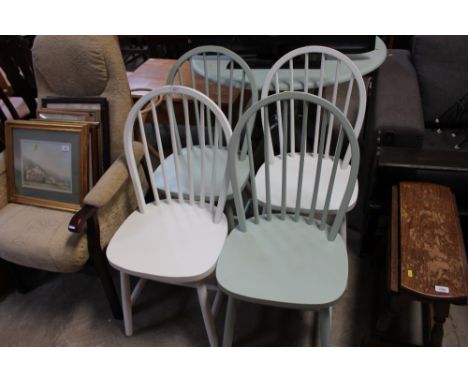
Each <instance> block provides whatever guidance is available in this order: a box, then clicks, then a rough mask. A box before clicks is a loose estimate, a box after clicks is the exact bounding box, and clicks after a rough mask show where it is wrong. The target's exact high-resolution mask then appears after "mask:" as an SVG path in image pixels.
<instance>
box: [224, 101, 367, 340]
mask: <svg viewBox="0 0 468 382" xmlns="http://www.w3.org/2000/svg"><path fill="white" fill-rule="evenodd" d="M292 103H294V104H295V105H294V106H295V110H298V106H301V107H302V110H303V112H302V113H301V114H300V115H297V116H296V117H297V118H296V123H297V120H298V118H300V119H302V121H301V125H299V126H301V130H300V131H301V140H300V142H301V145H300V146H301V147H300V154H299V155H300V164H299V167H298V168H295V171H296V172H297V174H294V176H295V177H296V179H297V189H296V191H294V192H296V193H297V195H296V200H297V201H298V202H297V203H296V206H295V208H294V209H293V210H291V209H290V208H287V199H288V195H287V191H288V189H287V187H286V182H285V179H287V178H288V176H289V174H288V173H287V172H288V169H289V168H288V159H290V158H289V156H288V155H286V156H285V158H284V160H283V166H282V174H281V179H282V182H276V183H273V182H271V181H272V180H273V179H272V177H271V176H270V171H269V166H265V177H264V178H263V182H265V184H264V185H263V186H264V188H265V190H266V203H265V204H264V205H263V206H262V207H263V208H262V209H261V208H260V207H259V200H258V193H257V190H258V188H259V184H258V180H257V181H256V180H255V168H254V160H253V147H254V146H255V145H254V144H252V137H254V136H256V135H255V134H253V133H252V132H249V131H248V129H249V128H250V126H251V125H250V124H249V121H250V120H251V119H254V118H256V117H257V113H259V112H261V113H262V116H263V118H264V120H265V121H266V124H267V129H265V130H266V131H268V129H269V125H270V122H273V121H270V118H271V117H269V116H271V115H272V114H273V113H269V108H275V110H276V108H277V107H278V106H277V105H279V107H281V109H282V116H283V131H282V134H283V137H282V144H283V146H284V147H283V150H284V151H285V152H286V147H288V136H289V134H288V130H289V129H290V128H291V126H290V123H288V121H290V120H289V118H288V112H289V111H290V107H291V104H292ZM317 109H319V110H320V123H321V126H322V127H321V128H320V134H319V135H318V137H317V139H318V145H317V146H318V151H317V153H316V154H310V153H307V152H306V149H305V148H306V144H305V142H306V138H307V137H306V131H307V124H308V122H309V119H314V120H315V117H313V118H308V117H307V115H309V116H313V115H314V113H315V112H317ZM315 115H316V114H315ZM330 118H333V119H334V120H335V121H338V122H339V129H340V131H339V134H338V139H337V141H336V145H335V147H334V148H333V149H332V151H331V152H332V153H333V154H334V153H337V154H336V155H333V162H332V166H331V168H330V169H323V167H324V166H325V165H326V163H327V162H326V161H325V159H324V158H325V141H326V129H325V128H323V127H324V126H327V124H328V123H329V121H330ZM246 129H247V134H246V133H245V132H246ZM270 139H271V138H270V135H269V134H266V135H265V136H264V140H263V154H264V158H266V159H267V160H268V158H269V157H270V154H271V153H270V150H271V146H270ZM245 141H247V143H246V142H245ZM244 144H246V145H247V148H248V150H247V154H248V160H249V164H250V171H249V176H250V183H251V188H252V216H250V217H249V216H248V215H246V214H245V213H244V201H243V199H242V193H241V192H242V184H241V182H240V178H239V171H238V166H237V162H238V161H239V160H240V157H241V156H242V149H241V146H243V145H244ZM347 144H348V145H349V150H350V151H349V152H350V162H349V163H350V175H349V178H348V181H347V184H346V186H345V191H344V193H343V194H342V198H341V201H340V204H339V208H338V209H337V210H336V211H333V213H331V211H330V201H331V197H332V192H333V189H334V187H335V186H336V185H335V179H336V177H337V176H336V175H337V170H338V168H339V166H340V165H341V161H342V157H343V156H344V155H345V151H346V150H345V148H346V145H347ZM258 149H259V148H258V147H257V150H258ZM260 150H261V148H260ZM228 155H229V156H228V170H229V174H230V179H231V186H232V190H233V194H234V201H235V207H236V212H237V216H238V219H239V225H238V227H237V228H236V229H234V230H233V231H232V232H231V233H230V235H229V236H228V238H227V240H226V242H225V245H224V247H223V250H222V252H221V255H220V257H219V260H218V264H217V268H216V277H217V280H218V284H219V287H220V288H221V290H222V291H224V292H225V293H226V294H227V295H228V296H229V300H228V306H227V315H226V322H225V328H224V339H223V344H224V345H225V346H230V345H231V344H232V339H233V332H234V322H235V305H236V303H237V301H238V300H244V301H249V302H254V303H259V304H265V305H271V306H277V307H284V308H295V309H301V310H314V311H318V313H319V325H320V339H321V344H322V345H328V344H329V336H330V326H331V310H332V306H333V305H334V304H335V303H336V302H337V301H338V300H339V299H340V297H341V296H342V295H343V294H344V292H345V289H346V284H347V279H348V257H347V249H346V245H345V241H344V240H343V238H342V237H341V235H340V234H339V230H340V225H341V223H342V221H343V218H344V216H345V214H346V210H347V207H348V203H349V201H350V198H351V196H352V193H353V190H354V187H355V183H356V179H357V173H358V168H359V147H358V143H357V139H356V135H355V133H354V131H353V127H352V126H351V124H350V123H349V121H348V120H347V119H346V117H345V116H344V114H343V113H342V112H341V111H340V110H339V109H338V108H337V107H336V106H334V105H333V104H331V103H330V102H328V101H327V100H325V99H323V98H320V97H317V96H314V95H311V94H306V93H303V92H284V93H280V94H275V95H272V96H269V97H267V98H265V99H263V100H261V101H259V102H257V103H256V104H255V105H253V106H252V107H251V108H249V110H247V112H246V113H245V114H244V115H243V116H242V118H241V119H240V120H239V122H238V124H237V126H236V128H235V130H234V133H233V135H232V137H231V142H230V145H229V154H228ZM307 155H317V162H316V163H317V164H316V168H315V169H314V170H315V171H314V175H313V176H314V177H315V179H314V187H313V195H312V202H311V204H310V208H309V210H308V213H307V215H306V216H304V215H303V212H304V211H303V206H301V204H300V202H299V201H301V192H302V190H303V179H304V178H305V177H306V176H307V174H305V173H304V172H305V171H304V169H305V166H304V162H305V157H306V156H307ZM324 171H325V172H329V174H328V175H327V176H325V177H323V176H321V174H322V173H323V172H324ZM323 182H327V184H326V189H327V193H326V197H325V202H324V205H323V208H321V209H320V210H319V209H318V208H317V204H318V202H317V201H318V192H319V188H321V187H322V186H323V185H321V183H323ZM273 191H274V192H280V193H281V206H280V211H279V212H278V213H273V212H272V197H271V195H272V194H273Z"/></svg>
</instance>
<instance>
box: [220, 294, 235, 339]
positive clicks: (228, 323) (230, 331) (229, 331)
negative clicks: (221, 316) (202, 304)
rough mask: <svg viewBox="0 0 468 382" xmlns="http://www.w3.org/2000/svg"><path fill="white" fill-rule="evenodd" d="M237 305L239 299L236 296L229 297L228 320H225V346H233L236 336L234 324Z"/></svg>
mask: <svg viewBox="0 0 468 382" xmlns="http://www.w3.org/2000/svg"><path fill="white" fill-rule="evenodd" d="M236 305H237V301H236V300H235V299H234V297H232V296H229V297H228V303H227V309H226V320H225V321H224V335H223V346H232V339H233V337H234V325H235V322H236Z"/></svg>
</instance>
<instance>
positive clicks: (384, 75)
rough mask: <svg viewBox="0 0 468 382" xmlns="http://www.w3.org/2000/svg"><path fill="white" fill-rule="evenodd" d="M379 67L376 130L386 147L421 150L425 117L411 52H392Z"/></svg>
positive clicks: (397, 50)
mask: <svg viewBox="0 0 468 382" xmlns="http://www.w3.org/2000/svg"><path fill="white" fill-rule="evenodd" d="M388 52H389V54H388V57H387V59H386V61H385V62H384V64H383V65H382V66H381V67H380V68H379V71H378V72H377V75H376V81H375V82H376V83H375V88H374V97H375V98H374V100H375V104H374V108H375V109H374V127H375V129H376V130H378V131H380V132H381V135H382V143H383V144H384V145H395V146H405V147H421V145H422V138H423V135H424V117H423V109H422V102H421V95H420V89H419V84H418V78H417V74H416V70H415V68H414V66H413V64H412V62H411V57H410V53H409V51H406V50H399V49H393V50H389V51H388Z"/></svg>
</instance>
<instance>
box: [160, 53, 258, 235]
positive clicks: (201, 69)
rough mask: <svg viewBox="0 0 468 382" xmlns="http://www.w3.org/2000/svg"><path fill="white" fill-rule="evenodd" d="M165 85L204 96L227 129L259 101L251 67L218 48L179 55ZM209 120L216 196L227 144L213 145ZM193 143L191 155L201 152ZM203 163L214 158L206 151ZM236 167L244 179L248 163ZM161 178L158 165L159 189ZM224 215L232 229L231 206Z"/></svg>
mask: <svg viewBox="0 0 468 382" xmlns="http://www.w3.org/2000/svg"><path fill="white" fill-rule="evenodd" d="M167 84H168V85H173V84H180V85H184V86H188V87H190V88H192V89H196V90H198V91H200V92H201V93H203V94H205V95H206V96H207V97H209V98H210V99H211V100H213V101H214V102H216V104H217V105H218V107H219V108H220V109H221V110H223V112H224V114H225V115H226V117H227V119H228V121H229V125H230V126H233V125H234V124H235V123H236V122H237V121H238V119H239V118H240V117H241V116H242V114H243V113H244V111H245V110H246V109H247V108H248V106H249V105H252V104H254V103H255V102H256V101H257V100H258V89H257V85H256V82H255V78H254V75H253V73H252V70H251V69H250V67H249V66H248V65H247V63H246V62H245V61H244V60H243V59H242V58H241V57H240V56H239V55H237V54H236V53H234V52H232V51H231V50H229V49H226V48H223V47H220V46H212V45H207V46H200V47H197V48H194V49H192V50H190V51H188V52H187V53H185V54H184V55H182V56H181V57H180V58H179V59H178V60H177V62H176V63H175V64H174V66H173V68H172V69H171V71H170V72H169V75H168V78H167ZM184 107H187V105H186V104H184ZM194 112H195V122H196V123H195V125H196V126H199V125H200V119H201V118H202V116H200V114H199V111H198V107H197V105H195V110H194ZM210 118H211V117H210V116H209V115H206V122H207V131H206V135H207V137H206V143H207V148H211V147H215V146H217V147H219V148H220V149H219V150H218V154H217V162H216V166H215V173H214V174H215V176H216V179H218V181H217V185H216V189H215V195H216V197H218V195H219V190H220V183H219V182H220V179H221V178H222V174H223V173H224V171H225V168H226V161H227V147H226V146H227V143H229V142H226V141H224V142H223V141H219V142H214V137H213V131H212V129H213V127H212V121H211V119H210ZM194 144H195V148H194V150H195V151H194V152H195V153H197V152H199V150H200V148H199V142H198V138H197V137H195V139H194ZM177 150H178V153H179V156H184V155H185V149H182V148H181V143H180V142H178V148H177ZM174 158H175V156H174V155H173V154H171V155H169V156H168V157H167V158H166V161H167V163H168V165H169V166H170V165H171V164H172V168H174V166H173V162H174ZM199 158H200V156H199V155H198V154H196V155H195V156H194V166H195V167H197V168H200V162H199ZM206 160H207V161H208V163H207V166H208V167H210V166H211V165H210V162H211V161H212V160H213V156H212V155H211V154H210V152H208V155H207V157H206ZM180 163H181V164H182V166H183V165H184V163H185V162H184V161H180ZM239 166H240V169H241V171H242V173H243V174H244V175H243V176H244V178H245V179H246V178H247V175H248V164H247V162H246V161H241V162H239ZM185 170H186V169H185ZM183 173H184V174H185V173H187V171H184V172H183ZM199 173H200V172H199V171H196V172H194V176H195V179H194V181H195V183H198V182H199V181H200V180H199V179H198V174H199ZM167 176H168V177H169V178H170V179H171V180H172V181H170V182H169V184H170V187H171V188H170V190H171V192H172V193H173V195H175V189H174V187H173V185H175V182H174V180H175V176H176V174H175V173H173V172H170V171H169V172H168V174H167ZM162 177H163V174H162V168H161V166H159V167H158V168H157V169H156V179H157V183H158V187H159V185H160V184H162V181H163V179H162ZM205 180H206V182H207V186H208V183H209V182H211V176H210V175H207V176H206V178H205ZM181 181H182V185H183V187H184V186H185V187H184V190H183V192H184V194H185V195H188V189H187V187H186V185H188V183H189V182H188V178H187V177H183V178H182V180H181ZM196 197H199V195H196ZM227 198H228V200H229V199H232V192H231V190H230V189H229V190H228V193H227ZM226 212H227V214H228V218H229V220H230V226H231V227H233V225H234V222H233V216H232V209H231V204H229V203H228V204H227V205H226Z"/></svg>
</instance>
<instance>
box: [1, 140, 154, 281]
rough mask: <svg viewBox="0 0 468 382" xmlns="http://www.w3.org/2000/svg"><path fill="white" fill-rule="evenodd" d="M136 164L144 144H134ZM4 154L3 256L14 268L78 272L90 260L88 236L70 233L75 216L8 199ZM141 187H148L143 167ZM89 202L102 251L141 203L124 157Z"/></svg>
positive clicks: (2, 179) (89, 196) (120, 158)
mask: <svg viewBox="0 0 468 382" xmlns="http://www.w3.org/2000/svg"><path fill="white" fill-rule="evenodd" d="M133 146H134V152H135V157H136V159H137V161H139V160H140V159H141V158H142V156H143V146H142V144H141V143H138V142H135V143H134V145H133ZM4 155H5V153H4V152H2V153H0V258H3V259H4V260H6V261H10V262H12V263H15V264H20V265H24V266H28V267H31V268H37V269H43V270H48V271H53V272H75V271H78V270H80V269H81V268H82V267H83V265H84V264H85V263H86V261H87V260H88V249H87V240H86V234H85V233H82V234H76V233H71V232H69V231H68V223H69V222H70V219H71V218H72V216H73V214H72V213H69V212H63V211H56V210H51V209H46V208H39V207H33V206H27V205H20V204H14V203H10V204H8V199H7V177H6V167H5V157H4ZM139 170H140V177H141V179H142V181H143V182H142V183H143V188H144V189H145V190H146V189H147V188H148V184H147V182H146V178H145V176H144V173H143V169H142V167H141V166H140V169H139ZM85 201H86V204H89V205H92V206H95V207H98V208H99V209H98V213H97V214H98V221H99V226H100V244H101V248H103V249H104V248H106V246H107V245H108V244H109V241H110V239H111V238H112V236H113V235H114V233H115V232H116V231H117V229H118V228H119V226H120V225H121V224H122V222H123V221H124V220H125V219H126V218H127V216H128V215H130V213H132V212H133V211H134V210H135V209H136V207H137V202H136V198H135V193H134V191H133V185H132V182H131V180H130V175H129V173H128V170H127V166H126V163H125V157H124V155H123V154H122V155H121V156H120V157H119V158H118V159H117V160H116V161H115V162H114V163H113V164H112V166H111V167H110V168H109V169H108V170H107V171H106V173H105V174H104V175H103V176H102V178H101V179H100V180H99V182H98V183H97V184H96V186H95V187H94V188H93V189H92V190H91V191H90V192H89V193H88V195H86V199H85Z"/></svg>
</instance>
